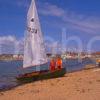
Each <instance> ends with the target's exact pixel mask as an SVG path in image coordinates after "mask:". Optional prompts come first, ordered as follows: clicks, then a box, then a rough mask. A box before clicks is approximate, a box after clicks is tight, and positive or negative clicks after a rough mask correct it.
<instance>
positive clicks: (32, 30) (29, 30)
mask: <svg viewBox="0 0 100 100" xmlns="http://www.w3.org/2000/svg"><path fill="white" fill-rule="evenodd" d="M27 30H28V32H31V33H35V34H37V29H34V28H30V27H27Z"/></svg>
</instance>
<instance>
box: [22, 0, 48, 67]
mask: <svg viewBox="0 0 100 100" xmlns="http://www.w3.org/2000/svg"><path fill="white" fill-rule="evenodd" d="M46 62H47V58H46V52H45V46H44V40H43V36H42V32H41V27H40V23H39V18H38V13H37V9H36V5H35V0H32V2H31V5H30V8H29V11H28V15H27V32H26V36H25V44H24V61H23V67H24V68H27V67H32V66H37V65H41V64H44V63H46Z"/></svg>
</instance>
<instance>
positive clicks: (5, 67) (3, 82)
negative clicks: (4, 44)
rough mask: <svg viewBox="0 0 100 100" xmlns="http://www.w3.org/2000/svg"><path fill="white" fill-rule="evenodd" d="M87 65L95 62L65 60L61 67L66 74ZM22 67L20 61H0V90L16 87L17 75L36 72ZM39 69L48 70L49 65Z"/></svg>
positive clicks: (33, 69) (34, 68) (34, 69)
mask: <svg viewBox="0 0 100 100" xmlns="http://www.w3.org/2000/svg"><path fill="white" fill-rule="evenodd" d="M87 64H95V62H93V61H92V60H90V59H84V60H83V61H82V62H79V61H78V60H77V59H76V60H72V59H67V60H65V61H64V62H63V66H64V67H66V72H73V71H78V70H81V69H83V68H84V66H85V65H87ZM22 65H23V62H22V61H0V90H4V89H8V88H11V87H15V86H17V85H18V82H17V80H16V76H18V75H19V74H24V73H26V72H32V71H36V67H31V68H27V69H23V68H22ZM40 69H41V70H48V69H49V63H48V64H47V65H43V66H41V67H40Z"/></svg>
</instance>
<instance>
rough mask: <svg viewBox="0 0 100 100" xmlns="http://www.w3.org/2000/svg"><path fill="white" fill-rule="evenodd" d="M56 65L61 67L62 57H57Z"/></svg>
mask: <svg viewBox="0 0 100 100" xmlns="http://www.w3.org/2000/svg"><path fill="white" fill-rule="evenodd" d="M56 66H57V68H58V69H61V68H62V59H57V60H56Z"/></svg>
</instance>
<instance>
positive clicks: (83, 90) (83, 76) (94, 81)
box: [0, 68, 100, 100]
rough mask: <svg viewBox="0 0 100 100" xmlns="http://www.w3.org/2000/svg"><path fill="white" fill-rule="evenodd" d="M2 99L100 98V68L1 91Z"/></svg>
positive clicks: (0, 99)
mask: <svg viewBox="0 0 100 100" xmlns="http://www.w3.org/2000/svg"><path fill="white" fill-rule="evenodd" d="M0 100H100V69H97V68H96V69H89V70H83V71H79V72H74V73H69V74H66V75H65V76H64V77H62V78H56V79H50V80H44V81H38V82H33V83H29V84H26V85H23V86H19V87H16V88H14V89H12V90H9V91H5V92H0Z"/></svg>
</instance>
